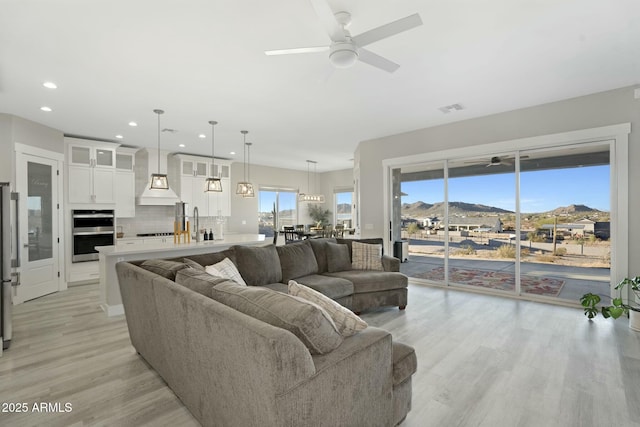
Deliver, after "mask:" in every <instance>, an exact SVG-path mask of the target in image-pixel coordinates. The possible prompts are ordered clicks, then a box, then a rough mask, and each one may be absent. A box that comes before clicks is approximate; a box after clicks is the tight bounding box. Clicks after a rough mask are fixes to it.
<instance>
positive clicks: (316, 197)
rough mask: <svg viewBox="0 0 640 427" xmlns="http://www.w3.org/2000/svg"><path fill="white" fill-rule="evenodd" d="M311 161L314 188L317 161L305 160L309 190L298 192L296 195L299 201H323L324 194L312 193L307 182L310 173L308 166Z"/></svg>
mask: <svg viewBox="0 0 640 427" xmlns="http://www.w3.org/2000/svg"><path fill="white" fill-rule="evenodd" d="M311 163H313V174H314V188H315V176H316V164H317V163H318V162H316V161H313V160H307V191H309V193H300V194H299V195H298V201H300V202H315V203H324V194H312V193H311V186H310V184H309V182H310V179H309V175H310V171H309V167H310V165H311Z"/></svg>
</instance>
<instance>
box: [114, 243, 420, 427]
mask: <svg viewBox="0 0 640 427" xmlns="http://www.w3.org/2000/svg"><path fill="white" fill-rule="evenodd" d="M337 243H338V242H337V241H335V240H333V239H331V240H328V241H321V239H318V241H317V242H315V243H313V242H312V241H309V242H300V243H296V244H291V245H285V246H283V247H279V248H277V249H276V248H275V247H273V246H271V245H270V246H267V247H259V248H258V247H240V246H236V247H233V248H231V249H229V250H226V251H221V252H217V253H212V254H206V255H197V256H191V257H190V259H191V261H195V262H196V263H198V264H201V265H211V264H212V263H213V264H215V263H216V262H218V261H220V260H221V259H224V258H229V259H231V261H233V262H234V264H235V265H236V266H237V267H238V270H239V271H240V272H241V274H242V276H243V278H244V280H245V281H246V282H247V284H248V285H250V286H247V287H244V286H239V285H238V284H237V283H235V282H230V281H229V280H227V279H224V278H219V277H214V276H210V275H208V274H206V273H205V272H202V271H200V270H199V269H197V268H192V267H188V266H186V265H185V264H184V263H181V262H180V260H178V259H175V260H173V261H167V262H166V263H165V264H162V262H161V261H158V260H153V261H152V262H143V261H136V262H121V263H118V264H117V265H116V270H117V273H118V280H119V284H120V291H121V294H122V300H123V305H124V309H125V314H126V319H127V325H128V328H129V334H130V336H131V342H132V344H133V346H134V347H135V348H136V350H137V351H138V353H139V354H140V355H141V356H142V357H143V358H144V359H145V360H146V361H147V362H148V363H149V364H150V365H151V366H152V367H153V368H154V369H155V370H156V371H157V372H158V373H159V374H160V376H161V377H162V378H163V379H164V380H165V381H166V382H167V384H168V386H169V387H170V388H171V389H172V390H173V391H174V392H175V394H176V395H177V396H178V397H179V398H180V400H182V402H183V403H184V404H185V406H186V407H187V408H188V409H189V410H190V411H191V413H192V414H193V415H194V417H195V418H196V419H198V421H199V422H200V423H202V424H203V425H207V426H209V425H211V426H219V425H224V426H337V425H340V426H393V425H396V424H398V423H400V422H401V421H402V420H403V419H404V417H405V416H406V414H407V413H408V412H409V410H410V408H411V376H412V374H413V373H414V372H415V370H416V368H417V362H416V356H415V353H414V351H413V348H411V347H409V346H407V345H404V344H401V343H398V342H394V341H393V339H392V336H391V335H390V334H389V333H388V332H386V331H384V330H382V329H378V328H375V327H372V326H369V327H367V328H366V329H364V330H361V331H359V332H357V333H355V334H354V335H351V336H346V337H343V336H338V338H335V337H333V336H331V337H330V339H329V340H327V339H326V335H327V334H325V332H324V329H323V328H324V327H323V326H322V325H321V324H319V323H318V319H317V318H316V317H317V316H316V317H314V316H315V314H314V315H308V314H306V313H307V312H306V311H300V310H299V306H298V305H302V306H305V307H306V306H307V305H309V303H308V302H306V303H305V302H300V301H299V299H296V298H297V297H293V296H291V295H288V294H286V293H285V292H286V291H287V290H286V285H284V283H283V281H284V280H288V279H290V278H291V279H295V280H296V281H297V282H299V283H304V284H307V285H308V286H309V287H311V288H313V289H316V290H318V289H323V290H324V292H323V293H324V294H325V295H328V296H330V297H331V298H333V299H334V300H335V301H338V302H340V303H341V304H343V305H345V306H347V307H349V306H350V307H356V308H359V309H361V310H364V309H366V308H370V307H372V306H374V305H375V304H376V303H382V304H383V305H398V306H405V305H406V277H405V278H404V279H405V281H404V288H402V279H401V277H404V276H402V275H400V273H397V272H390V271H378V272H372V271H363V270H359V272H360V273H361V275H362V277H358V278H357V279H356V276H357V275H356V273H355V272H354V271H351V270H343V271H334V272H331V271H329V270H332V268H331V267H335V262H334V260H331V259H326V258H325V259H324V260H323V259H322V255H323V254H324V256H325V257H326V256H329V257H331V256H332V254H331V253H329V254H327V251H323V249H326V248H322V247H320V246H323V245H327V244H337ZM314 244H315V245H316V246H317V247H315V248H314V247H313V246H312V245H314ZM309 250H311V255H313V257H314V258H315V260H316V261H315V264H316V267H314V266H313V262H312V261H310V259H309V255H310V254H309ZM329 252H330V251H329ZM341 252H342V253H343V254H344V247H341ZM274 254H275V257H274ZM294 255H295V256H294ZM333 255H335V254H333ZM295 257H302V258H298V259H299V261H300V262H293V259H294V258H295ZM318 257H319V258H318ZM182 261H184V260H182ZM324 261H327V264H323V263H324ZM396 261H397V260H396ZM384 262H385V264H386V267H385V268H389V269H393V268H394V261H393V259H392V258H390V257H387V258H385V261H384ZM321 263H322V264H321ZM188 264H191V266H194V264H193V263H192V262H188ZM309 264H310V265H309ZM343 264H344V263H343ZM277 265H279V269H278V268H276V266H277ZM344 267H345V268H346V265H344ZM396 267H397V266H396ZM338 273H342V274H338ZM391 273H393V274H391ZM293 276H296V277H293ZM345 277H346V278H345ZM364 277H370V278H371V279H370V280H368V281H365V280H364ZM385 277H389V279H390V280H396V281H397V284H394V285H380V286H381V287H382V288H383V289H382V290H381V289H377V288H376V285H375V284H376V283H384V282H385V279H384V278H385ZM347 278H350V279H353V281H351V280H350V279H347ZM338 279H339V280H338ZM305 282H306V283H305ZM401 289H404V292H402V291H401ZM274 291H275V292H274ZM349 292H351V293H349ZM236 293H237V295H236ZM225 294H227V295H226V297H224V298H221V295H222V296H224V295H225ZM256 295H257V297H255V296H256ZM227 297H230V298H231V300H233V299H235V300H236V303H238V302H239V304H240V306H238V305H233V304H231V303H230V302H229V300H228V299H227ZM254 297H255V299H254ZM310 305H313V304H310ZM256 306H259V310H262V311H263V313H265V312H266V313H267V317H269V318H268V319H265V318H264V317H261V315H258V314H255V315H254V314H253V313H252V312H249V311H247V307H250V309H251V310H254V309H255V307H256ZM307 308H309V307H306V308H305V309H304V310H306V309H307ZM312 309H313V308H312ZM313 310H315V309H313ZM320 311H322V310H320ZM314 313H315V312H314ZM316 314H317V313H316ZM280 316H282V317H283V318H284V322H285V323H286V324H277V323H274V322H273V321H271V320H270V317H276V318H278V321H282V319H279V317H280ZM324 316H325V317H326V316H327V315H326V313H325V314H324ZM323 321H324V320H323ZM287 322H289V323H295V322H301V323H302V324H303V326H302V327H301V328H302V329H301V330H302V335H301V334H300V333H299V332H300V331H299V330H298V329H295V330H294V329H291V328H290V326H291V325H290V324H289V323H287ZM320 323H322V322H320ZM276 324H277V325H278V326H275V325H276ZM297 327H298V326H296V328H297ZM305 328H306V329H305ZM316 331H317V333H316ZM309 332H310V335H313V340H321V341H320V344H321V346H320V347H314V346H310V345H309V343H308V342H307V339H306V338H308V337H307V335H304V334H309ZM331 333H335V330H334V332H331ZM316 336H317V337H316ZM336 339H337V341H336ZM326 345H329V346H330V347H328V348H327V347H326ZM322 346H324V347H322Z"/></svg>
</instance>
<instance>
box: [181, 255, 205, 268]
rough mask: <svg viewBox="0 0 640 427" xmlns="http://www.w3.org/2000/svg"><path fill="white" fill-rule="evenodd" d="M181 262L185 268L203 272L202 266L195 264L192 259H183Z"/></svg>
mask: <svg viewBox="0 0 640 427" xmlns="http://www.w3.org/2000/svg"><path fill="white" fill-rule="evenodd" d="M182 262H184V263H185V264H186V265H187V267H190V268H195V269H196V270H200V271H204V266H203V265H201V264H198V263H197V262H195V261H194V260H192V259H189V258H184V259H183V260H182Z"/></svg>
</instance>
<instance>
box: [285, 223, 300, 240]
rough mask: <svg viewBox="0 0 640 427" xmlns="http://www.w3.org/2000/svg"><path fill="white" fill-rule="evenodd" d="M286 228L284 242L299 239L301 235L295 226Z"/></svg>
mask: <svg viewBox="0 0 640 427" xmlns="http://www.w3.org/2000/svg"><path fill="white" fill-rule="evenodd" d="M282 229H283V230H284V242H285V243H291V242H294V241H296V240H298V239H299V235H298V233H297V232H296V230H295V228H294V227H293V226H285V227H283V228H282Z"/></svg>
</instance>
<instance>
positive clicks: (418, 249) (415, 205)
mask: <svg viewBox="0 0 640 427" xmlns="http://www.w3.org/2000/svg"><path fill="white" fill-rule="evenodd" d="M443 166H444V165H443V163H442V162H438V163H434V164H427V165H419V166H410V167H403V168H402V171H401V174H400V178H399V181H400V190H399V191H397V192H394V193H395V194H394V195H393V203H394V205H396V207H395V208H394V209H393V211H394V212H395V213H396V214H394V219H393V223H394V224H393V227H394V240H396V239H397V238H398V236H397V234H398V232H399V233H400V237H401V238H402V239H401V240H400V239H398V240H397V241H398V244H396V243H395V242H394V246H395V247H394V249H395V250H394V252H397V251H398V250H399V252H400V253H399V254H398V258H400V257H401V256H403V255H404V254H403V253H402V252H404V248H403V246H404V245H405V244H408V247H407V249H408V252H409V256H408V258H407V261H406V262H404V263H402V264H400V271H402V272H403V273H404V274H406V275H407V276H410V277H415V278H419V279H425V280H429V281H436V282H442V281H444V255H445V229H444V214H445V212H444V200H445V198H444V195H445V194H444V167H443ZM396 230H399V231H398V232H396ZM398 246H399V247H398ZM394 255H396V254H395V253H394ZM403 261H404V260H403Z"/></svg>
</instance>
